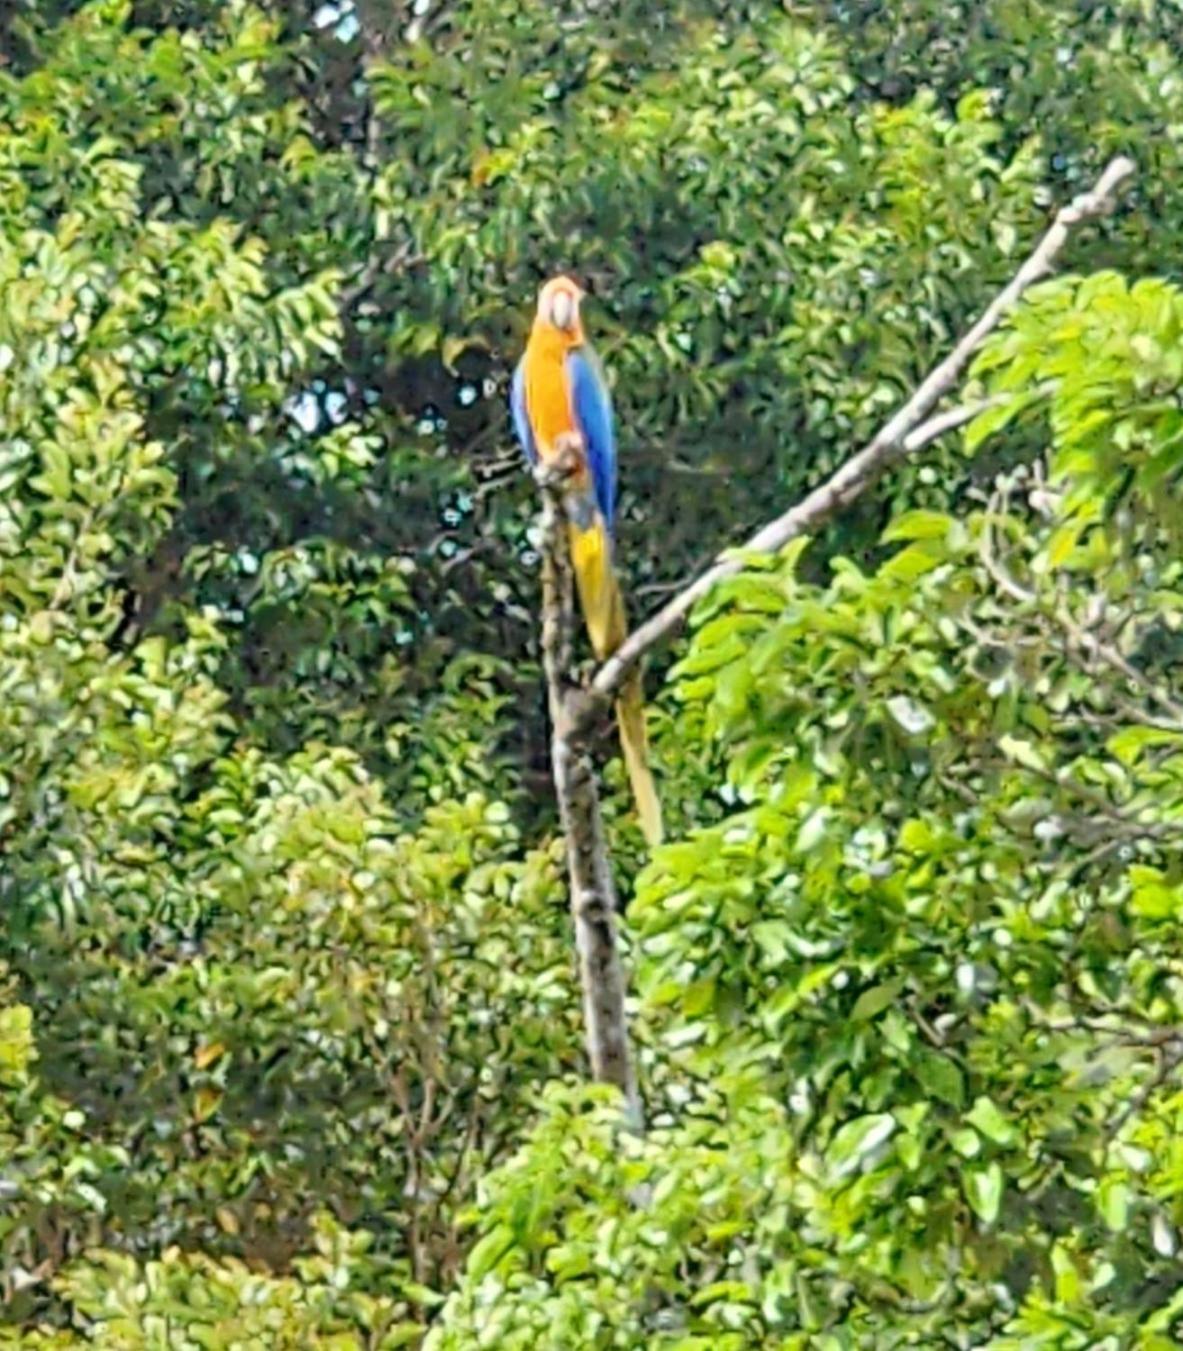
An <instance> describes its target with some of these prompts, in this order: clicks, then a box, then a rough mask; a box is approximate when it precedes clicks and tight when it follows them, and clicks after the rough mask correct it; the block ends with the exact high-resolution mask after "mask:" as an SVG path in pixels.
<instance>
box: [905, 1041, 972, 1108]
mask: <svg viewBox="0 0 1183 1351" xmlns="http://www.w3.org/2000/svg"><path fill="white" fill-rule="evenodd" d="M914 1067H915V1070H916V1077H917V1078H918V1079H919V1080H920V1082H921V1084H922V1085H923V1086H924V1090H925V1092H926V1093H928V1095H929V1096H930V1097H933V1098H937V1099H939V1100H940V1101H941V1102H945V1103H948V1104H949V1106H950V1107H960V1106H961V1105H962V1103H963V1102H964V1100H965V1080H964V1077H963V1076H962V1073H961V1070H960V1069H958V1067H957V1065H956V1064H955V1063H954V1062H953V1061H952V1060H950V1059H949V1057H948V1056H945V1055H940V1054H939V1053H938V1052H936V1051H921V1052H920V1053H919V1055H918V1056H917V1058H916V1060H915V1065H914Z"/></svg>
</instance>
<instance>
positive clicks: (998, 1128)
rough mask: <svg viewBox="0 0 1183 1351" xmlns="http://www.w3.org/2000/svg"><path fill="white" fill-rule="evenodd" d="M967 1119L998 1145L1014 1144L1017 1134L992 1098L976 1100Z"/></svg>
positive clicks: (966, 1115) (967, 1114)
mask: <svg viewBox="0 0 1183 1351" xmlns="http://www.w3.org/2000/svg"><path fill="white" fill-rule="evenodd" d="M965 1119H966V1121H968V1122H969V1123H970V1124H971V1125H973V1126H976V1127H977V1128H978V1130H980V1131H981V1132H982V1134H983V1135H984V1136H985V1137H986V1139H987V1140H993V1142H994V1143H995V1144H996V1145H1003V1146H1006V1145H1010V1144H1013V1143H1014V1140H1015V1137H1016V1134H1017V1132H1016V1131H1015V1128H1014V1126H1013V1125H1011V1123H1010V1122H1009V1121H1008V1120H1007V1119H1006V1117H1005V1116H1003V1114H1002V1113H1001V1112H1000V1111H999V1110H998V1107H997V1106H996V1105H995V1103H994V1102H993V1100H992V1099H990V1098H987V1097H979V1098H975V1100H974V1105H973V1107H971V1108H970V1110H969V1111H968V1112H967V1113H966V1114H965Z"/></svg>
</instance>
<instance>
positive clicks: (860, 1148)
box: [826, 1112, 896, 1180]
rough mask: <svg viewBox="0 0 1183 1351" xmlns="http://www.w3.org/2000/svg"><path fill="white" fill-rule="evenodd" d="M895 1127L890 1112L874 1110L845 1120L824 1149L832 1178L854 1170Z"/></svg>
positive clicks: (837, 1177) (884, 1140)
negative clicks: (868, 1113)
mask: <svg viewBox="0 0 1183 1351" xmlns="http://www.w3.org/2000/svg"><path fill="white" fill-rule="evenodd" d="M895 1129H896V1121H895V1118H894V1117H893V1116H892V1115H891V1114H890V1113H889V1112H875V1113H872V1114H870V1115H868V1116H861V1117H856V1118H855V1120H853V1121H848V1122H847V1123H846V1125H845V1126H843V1127H842V1128H841V1130H839V1131H838V1133H837V1135H835V1136H834V1139H833V1141H832V1142H831V1144H830V1147H829V1149H828V1150H827V1151H826V1168H827V1170H828V1171H829V1172H830V1174H831V1175H832V1176H833V1177H834V1179H835V1180H840V1179H841V1178H844V1177H846V1176H848V1175H849V1174H850V1173H852V1172H854V1171H855V1170H856V1169H857V1168H858V1167H859V1165H860V1164H861V1163H862V1161H863V1160H864V1159H865V1158H866V1157H867V1156H868V1155H869V1154H872V1153H873V1152H874V1151H875V1150H877V1149H878V1148H879V1147H880V1146H881V1145H883V1144H884V1143H885V1142H886V1141H888V1140H890V1139H891V1137H892V1135H893V1134H894V1132H895Z"/></svg>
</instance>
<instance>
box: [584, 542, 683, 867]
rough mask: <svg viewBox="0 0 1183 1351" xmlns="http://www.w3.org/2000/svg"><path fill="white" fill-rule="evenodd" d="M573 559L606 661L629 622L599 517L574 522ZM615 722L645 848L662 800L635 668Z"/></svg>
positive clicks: (655, 836)
mask: <svg viewBox="0 0 1183 1351" xmlns="http://www.w3.org/2000/svg"><path fill="white" fill-rule="evenodd" d="M570 540H571V563H572V566H573V568H574V570H575V583H576V586H577V587H578V590H579V603H580V605H581V606H582V607H583V617H584V621H585V622H586V624H587V632H588V636H589V637H590V638H591V645H592V649H593V651H594V652H595V654H596V659H597V660H598V661H604V660H606V659H607V658H608V657H610V656H611V655H612V653H613V652H615V651H616V649H617V648H618V647H619V646H620V645H621V643H623V642H624V639H625V635H626V634H627V632H628V623H627V621H626V619H625V614H624V600H623V598H622V596H621V594H620V586H619V585H618V583H617V581H616V573H615V572H614V571H613V568H612V548H611V545H610V544H609V542H608V532H607V530H606V529H605V528H604V524H603V522H602V521H601V520H599V519H597V521H596V523H595V525H593V526H592V528H591V529H590V530H580V529H579V527H578V526H576V525H572V526H571V530H570ZM616 723H617V726H618V727H619V728H620V746H621V750H622V751H623V753H624V765H625V769H627V771H628V778H629V783H630V784H631V785H632V790H633V800H634V801H635V803H636V805H637V816H638V817H639V818H640V822H641V832H642V834H643V835H644V836H645V842H646V843H647V844H648V845H649V847H650V848H651V849H652V848H655V847H656V846H657V845H659V844H660V843H661V840H662V825H661V802H660V800H659V799H658V796H657V789H656V787H655V786H654V783H653V775H652V774H651V773H650V771H649V740H648V737H647V736H646V735H645V697H644V692H643V690H642V688H641V674H640V672H639V671H638V670H635V669H634V670H633V671H631V672H630V673H629V676H628V678H627V679H626V681H625V683H624V685H623V686H622V688H621V691H620V695H619V697H618V698H617V700H616Z"/></svg>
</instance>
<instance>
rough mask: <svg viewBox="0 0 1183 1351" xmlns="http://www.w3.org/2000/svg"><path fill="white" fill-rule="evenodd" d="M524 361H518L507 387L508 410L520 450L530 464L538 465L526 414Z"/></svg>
mask: <svg viewBox="0 0 1183 1351" xmlns="http://www.w3.org/2000/svg"><path fill="white" fill-rule="evenodd" d="M524 368H525V361H524V360H523V361H519V362H518V364H517V366H516V368H515V369H514V373H513V380H512V382H511V383H510V386H509V410H510V412H511V413H512V414H513V429H514V431H515V432H516V433H517V437H518V440H519V441H520V442H521V443H522V450H523V451H524V453H525V456H526V459H528V460H529V461H530V463H531V464H537V463H538V447H537V446H536V445H535V444H534V433H533V432H532V431H531V430H530V418H529V415H528V414H527V412H526V378H525V369H524Z"/></svg>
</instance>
